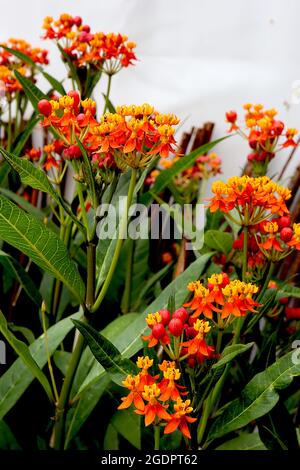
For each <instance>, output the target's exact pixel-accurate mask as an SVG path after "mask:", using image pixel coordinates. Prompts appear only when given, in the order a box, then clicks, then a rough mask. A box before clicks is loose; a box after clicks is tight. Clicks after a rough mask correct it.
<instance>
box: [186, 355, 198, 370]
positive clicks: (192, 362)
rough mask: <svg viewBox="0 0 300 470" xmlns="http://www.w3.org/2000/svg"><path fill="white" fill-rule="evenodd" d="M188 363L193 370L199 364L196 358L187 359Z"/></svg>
mask: <svg viewBox="0 0 300 470" xmlns="http://www.w3.org/2000/svg"><path fill="white" fill-rule="evenodd" d="M187 363H188V366H189V367H190V368H191V369H193V368H194V367H195V365H196V364H197V361H196V358H195V357H188V358H187Z"/></svg>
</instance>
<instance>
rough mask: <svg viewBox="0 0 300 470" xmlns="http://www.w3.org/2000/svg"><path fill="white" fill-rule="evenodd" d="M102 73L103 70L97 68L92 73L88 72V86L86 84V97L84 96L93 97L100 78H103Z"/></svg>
mask: <svg viewBox="0 0 300 470" xmlns="http://www.w3.org/2000/svg"><path fill="white" fill-rule="evenodd" d="M101 75H102V70H101V69H100V70H97V71H96V72H94V73H92V74H91V73H90V74H88V78H87V80H86V86H85V92H84V97H83V98H90V97H91V95H92V93H93V91H94V88H95V86H96V85H97V83H98V82H99V80H100V78H101ZM83 98H82V99H83Z"/></svg>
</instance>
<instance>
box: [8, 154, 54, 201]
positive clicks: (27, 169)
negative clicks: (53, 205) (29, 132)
mask: <svg viewBox="0 0 300 470" xmlns="http://www.w3.org/2000/svg"><path fill="white" fill-rule="evenodd" d="M0 152H1V153H2V155H3V157H4V158H5V160H6V161H7V162H8V163H9V164H10V166H11V167H12V168H13V169H14V170H16V172H17V173H18V174H19V176H20V178H21V181H22V183H23V184H25V185H28V186H30V187H31V188H35V189H38V190H39V191H42V192H44V193H47V194H49V195H50V196H51V197H52V198H53V199H54V200H55V201H56V202H58V203H60V198H59V195H58V193H57V192H56V191H55V190H54V188H53V186H52V185H51V183H50V181H49V180H48V177H47V175H46V173H44V172H43V171H42V170H41V169H40V168H37V167H36V166H35V165H33V163H31V162H30V161H29V160H27V159H26V158H19V157H16V156H15V155H13V154H11V153H9V152H7V151H6V150H4V148H1V147H0Z"/></svg>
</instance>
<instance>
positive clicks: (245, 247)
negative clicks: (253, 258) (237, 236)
mask: <svg viewBox="0 0 300 470" xmlns="http://www.w3.org/2000/svg"><path fill="white" fill-rule="evenodd" d="M243 233H244V243H243V270H242V281H243V282H246V272H247V252H248V227H247V225H244V228H243Z"/></svg>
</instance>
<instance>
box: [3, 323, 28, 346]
mask: <svg viewBox="0 0 300 470" xmlns="http://www.w3.org/2000/svg"><path fill="white" fill-rule="evenodd" d="M8 327H9V329H10V330H11V331H16V332H17V333H20V334H21V335H22V336H23V337H24V338H25V339H26V341H27V343H28V344H31V343H33V342H34V340H35V337H34V334H33V333H32V331H31V330H30V329H29V328H26V327H25V326H18V325H15V324H14V323H8Z"/></svg>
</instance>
